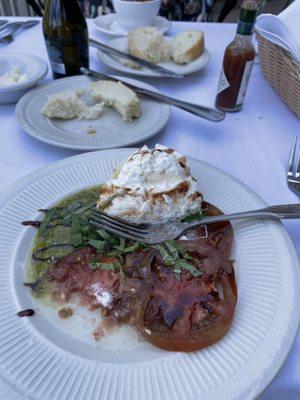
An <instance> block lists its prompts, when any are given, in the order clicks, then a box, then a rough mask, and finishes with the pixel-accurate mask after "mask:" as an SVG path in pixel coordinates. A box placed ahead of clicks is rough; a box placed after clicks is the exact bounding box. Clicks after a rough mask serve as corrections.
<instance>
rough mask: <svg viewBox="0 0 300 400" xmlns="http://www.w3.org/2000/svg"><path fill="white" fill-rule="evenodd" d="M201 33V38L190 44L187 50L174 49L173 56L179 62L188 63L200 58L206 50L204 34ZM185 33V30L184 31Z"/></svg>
mask: <svg viewBox="0 0 300 400" xmlns="http://www.w3.org/2000/svg"><path fill="white" fill-rule="evenodd" d="M198 32H199V33H201V35H200V36H199V39H198V40H197V41H196V43H195V44H194V45H192V46H190V47H189V48H188V49H187V50H186V51H180V49H179V50H178V49H177V50H176V51H173V50H172V58H173V60H174V61H175V62H176V63H177V64H188V63H190V62H192V61H194V60H195V59H196V58H198V57H199V56H200V55H201V54H202V53H203V51H204V34H203V32H200V31H198ZM184 33H185V32H184Z"/></svg>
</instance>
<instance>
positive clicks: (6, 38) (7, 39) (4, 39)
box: [0, 21, 39, 46]
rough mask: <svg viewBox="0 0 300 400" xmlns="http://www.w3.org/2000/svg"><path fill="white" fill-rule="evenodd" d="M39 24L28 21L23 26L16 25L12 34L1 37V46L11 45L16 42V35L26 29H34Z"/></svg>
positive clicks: (11, 31)
mask: <svg viewBox="0 0 300 400" xmlns="http://www.w3.org/2000/svg"><path fill="white" fill-rule="evenodd" d="M37 24H39V21H27V22H24V23H22V24H19V25H16V26H15V27H14V29H12V30H10V32H9V33H8V34H7V35H5V36H2V37H0V46H6V45H8V44H10V43H11V42H13V40H14V35H16V34H17V33H19V32H21V31H22V30H24V29H28V28H32V27H33V26H35V25H37Z"/></svg>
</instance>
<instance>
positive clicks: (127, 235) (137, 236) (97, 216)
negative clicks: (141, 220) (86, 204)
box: [90, 211, 148, 242]
mask: <svg viewBox="0 0 300 400" xmlns="http://www.w3.org/2000/svg"><path fill="white" fill-rule="evenodd" d="M90 223H91V224H93V225H95V226H97V227H99V228H101V229H105V230H107V231H109V232H111V233H113V234H115V235H117V236H120V237H122V238H124V239H130V240H134V241H136V242H139V241H141V242H143V241H144V240H145V238H146V236H147V233H148V229H147V225H146V224H142V225H138V224H134V223H129V222H126V221H124V220H122V219H120V218H117V217H112V216H110V215H107V214H105V213H103V212H101V211H93V212H92V215H91V218H90Z"/></svg>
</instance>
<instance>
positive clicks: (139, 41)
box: [128, 26, 170, 63]
mask: <svg viewBox="0 0 300 400" xmlns="http://www.w3.org/2000/svg"><path fill="white" fill-rule="evenodd" d="M128 50H129V53H130V54H132V55H134V56H136V57H139V58H142V59H143V60H146V61H149V62H152V63H158V62H161V61H168V60H169V59H170V48H169V45H168V43H167V42H166V40H165V38H164V36H163V34H162V33H161V32H158V31H157V30H156V29H155V28H153V27H150V26H148V27H145V28H137V29H134V30H133V31H131V32H129V34H128Z"/></svg>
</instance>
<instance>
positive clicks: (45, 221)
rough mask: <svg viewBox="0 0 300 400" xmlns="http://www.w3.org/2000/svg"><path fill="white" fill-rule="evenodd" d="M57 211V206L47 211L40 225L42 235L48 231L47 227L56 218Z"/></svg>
mask: <svg viewBox="0 0 300 400" xmlns="http://www.w3.org/2000/svg"><path fill="white" fill-rule="evenodd" d="M56 212H57V207H54V208H50V210H48V211H47V212H46V215H45V217H44V219H43V221H42V223H41V225H40V226H39V234H40V236H42V235H43V234H44V233H45V232H46V230H47V227H48V225H49V223H50V222H51V221H52V219H54V216H55V214H56Z"/></svg>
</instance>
